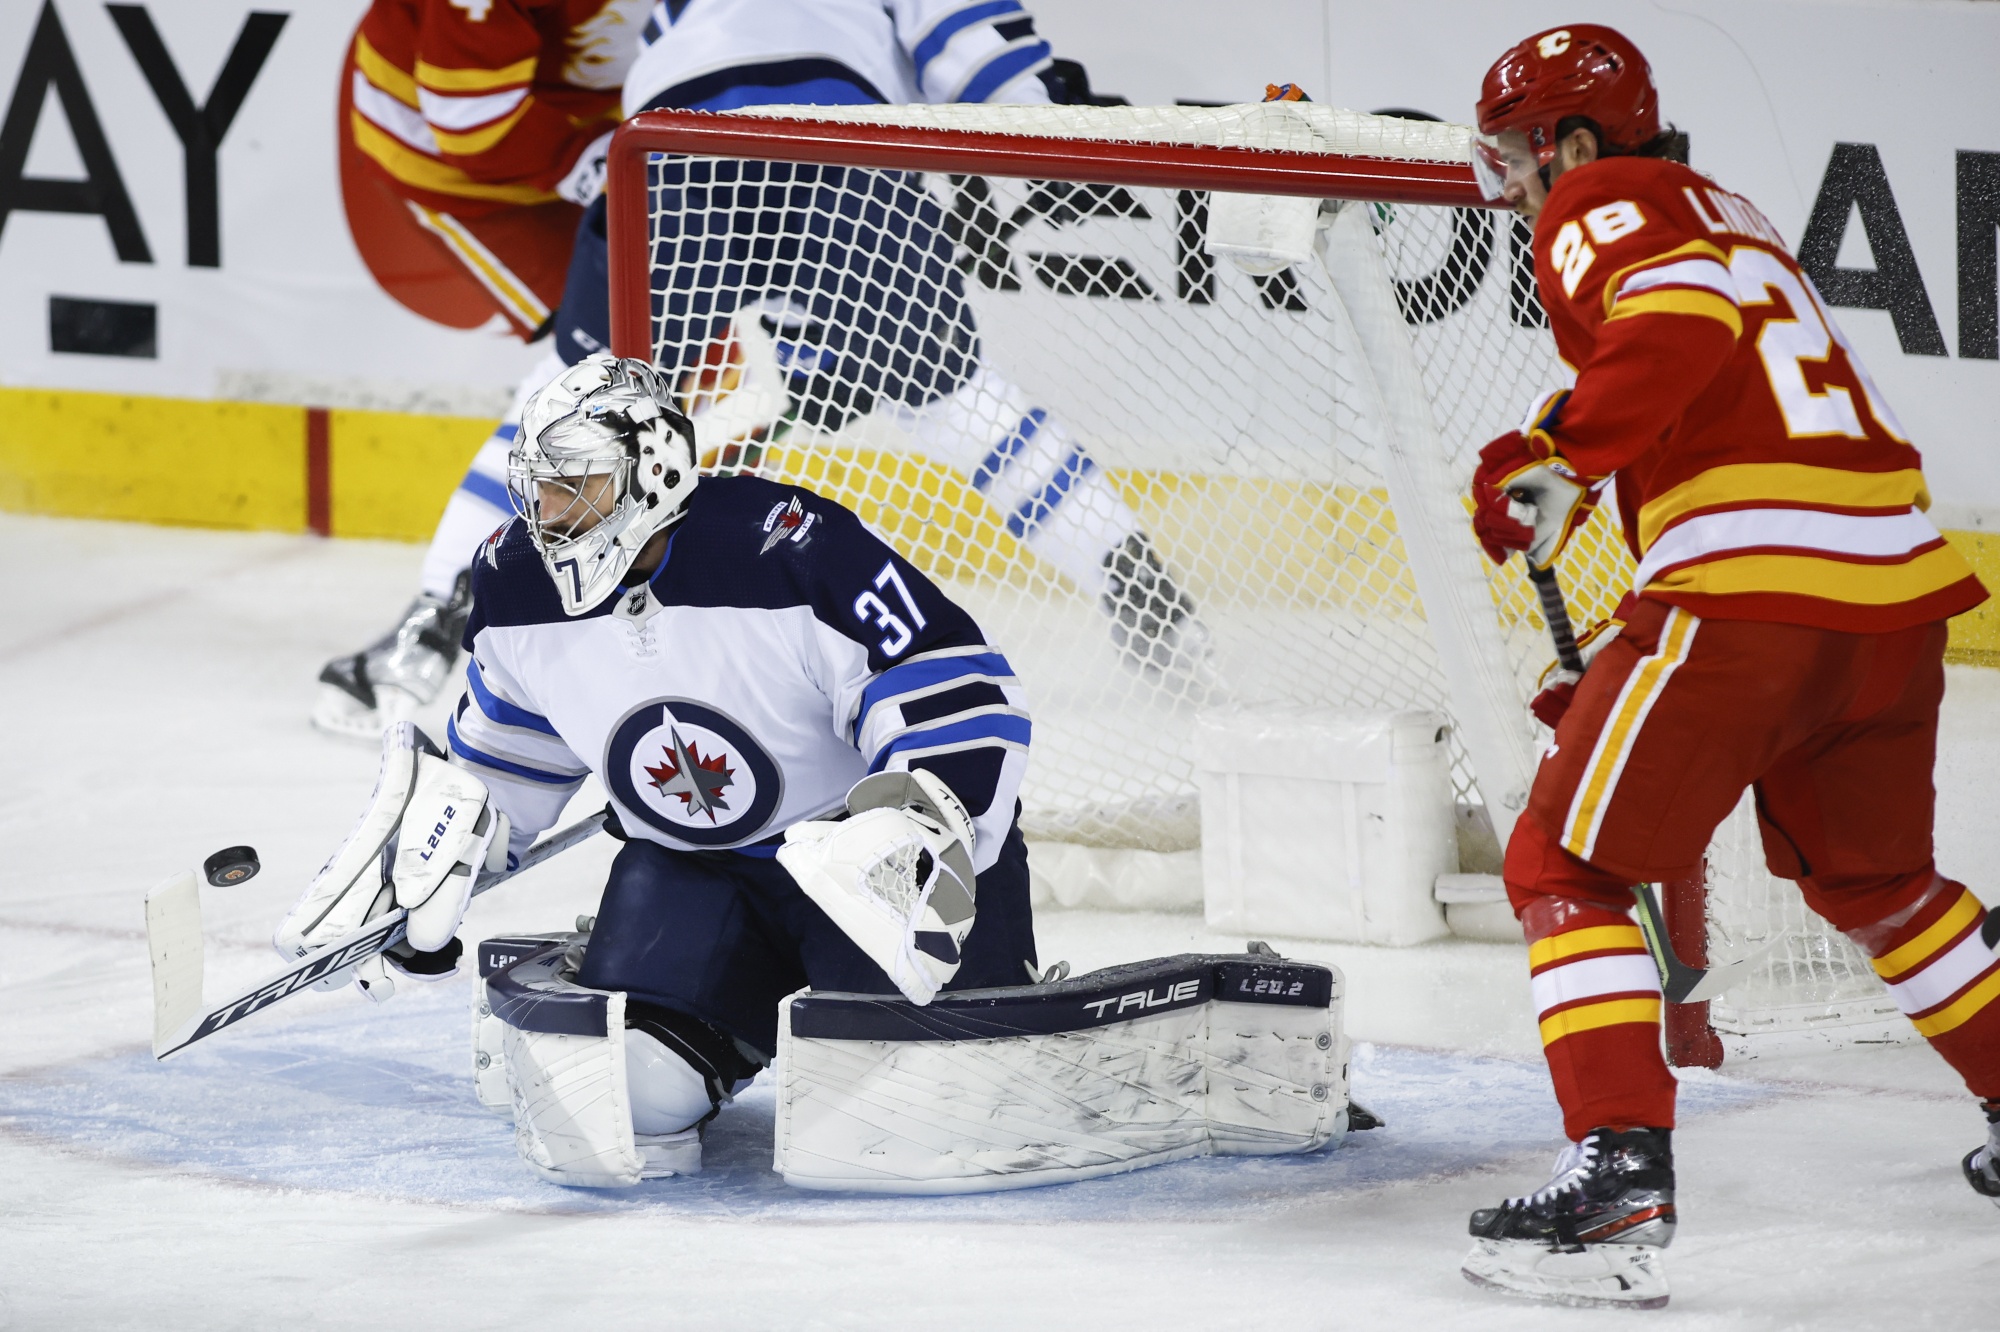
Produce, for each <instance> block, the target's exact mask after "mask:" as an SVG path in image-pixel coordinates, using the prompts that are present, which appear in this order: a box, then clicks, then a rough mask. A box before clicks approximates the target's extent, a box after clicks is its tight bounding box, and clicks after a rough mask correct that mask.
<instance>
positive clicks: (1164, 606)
mask: <svg viewBox="0 0 2000 1332" xmlns="http://www.w3.org/2000/svg"><path fill="white" fill-rule="evenodd" d="M1104 572H1105V585H1104V594H1103V595H1102V596H1101V597H1100V598H1099V599H1098V607H1099V608H1100V609H1101V610H1102V611H1103V612H1104V613H1105V615H1107V616H1109V617H1110V619H1111V641H1112V643H1113V644H1115V645H1116V646H1117V648H1118V651H1119V653H1120V655H1121V657H1122V659H1123V660H1124V661H1125V662H1126V664H1127V665H1129V666H1131V667H1133V668H1134V669H1135V670H1137V671H1139V672H1140V673H1141V674H1143V675H1147V676H1157V675H1161V674H1165V673H1168V672H1182V673H1185V672H1187V671H1188V670H1190V669H1192V668H1193V667H1194V666H1195V665H1196V664H1197V663H1199V662H1201V661H1203V660H1205V659H1206V658H1207V656H1208V652H1209V633H1208V626H1207V625H1205V624H1203V623H1202V622H1201V621H1200V619H1198V618H1197V617H1196V615H1195V610H1194V598H1192V597H1190V596H1189V595H1188V594H1187V593H1186V592H1184V591H1182V590H1181V587H1180V585H1179V584H1178V583H1176V582H1175V581H1174V577H1173V575H1172V574H1170V573H1168V572H1167V567H1166V565H1165V564H1163V563H1162V562H1161V560H1160V557H1159V554H1158V553H1157V552H1156V551H1154V549H1153V543H1152V541H1151V539H1150V538H1148V537H1147V536H1146V534H1145V533H1144V532H1134V533H1133V534H1132V535H1131V536H1128V537H1126V538H1125V541H1124V544H1122V545H1119V546H1116V547H1114V548H1113V549H1111V550H1109V551H1107V552H1106V553H1105V556H1104Z"/></svg>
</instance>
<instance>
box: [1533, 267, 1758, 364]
mask: <svg viewBox="0 0 2000 1332" xmlns="http://www.w3.org/2000/svg"><path fill="white" fill-rule="evenodd" d="M1694 258H1702V259H1713V260H1715V261H1716V262H1717V263H1719V264H1721V265H1722V266H1723V267H1724V268H1727V267H1729V256H1728V255H1726V254H1724V253H1723V252H1722V250H1721V248H1720V247H1719V246H1716V245H1712V244H1710V243H1709V242H1708V241H1705V240H1691V241H1689V242H1688V243H1687V244H1685V245H1677V246H1675V247H1674V248H1673V249H1671V250H1668V251H1666V252H1665V253H1663V254H1656V255H1652V256H1650V257H1648V258H1645V259H1641V260H1639V261H1638V262H1637V263H1634V264H1627V265H1625V267H1623V268H1621V269H1619V270H1618V271H1617V272H1615V273H1613V274H1612V275H1611V276H1610V277H1608V278H1606V279H1604V317H1605V318H1606V319H1609V318H1610V317H1611V307H1612V306H1613V305H1614V304H1616V303H1617V300H1618V288H1619V287H1620V286H1622V285H1624V282H1625V279H1626V278H1628V277H1630V276H1631V275H1632V274H1634V273H1636V272H1638V271H1639V270H1640V269H1642V268H1651V267H1652V266H1653V265H1654V264H1670V263H1677V262H1679V261H1680V260H1682V259H1694ZM1574 368H1575V367H1574V366H1572V367H1571V369H1574Z"/></svg>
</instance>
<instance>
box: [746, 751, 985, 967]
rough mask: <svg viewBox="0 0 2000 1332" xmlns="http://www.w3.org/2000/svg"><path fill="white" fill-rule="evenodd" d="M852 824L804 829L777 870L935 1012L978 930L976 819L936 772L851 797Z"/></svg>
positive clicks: (897, 775) (879, 781) (873, 782)
mask: <svg viewBox="0 0 2000 1332" xmlns="http://www.w3.org/2000/svg"><path fill="white" fill-rule="evenodd" d="M847 808H848V810H849V812H850V814H851V816H852V817H850V818H847V819H844V820H841V821H839V822H833V821H828V820H815V821H813V822H809V823H796V824H793V825H792V826H791V827H790V828H787V829H786V830H785V844H784V845H783V846H782V847H780V848H778V863H779V864H781V865H783V866H784V867H785V869H786V870H787V871H789V872H790V874H791V876H792V878H793V879H795V880H796V881H797V882H798V885H799V887H800V889H802V890H803V891H804V892H805V895H806V896H807V897H810V898H811V899H812V900H813V902H814V903H815V904H817V905H818V907H819V909H820V910H822V911H824V912H826V914H827V916H828V918H830V919H831V920H832V921H833V923H834V924H835V925H838V926H839V927H840V929H841V931H842V933H844V934H846V935H847V937H848V938H850V939H852V940H853V941H854V942H855V944H856V945H857V946H858V947H859V948H860V949H861V951H862V952H864V953H866V954H867V955H868V957H869V958H870V959H871V960H872V961H874V963H875V964H876V965H877V966H879V967H881V968H882V970H883V972H884V973H886V974H887V975H888V977H889V979H890V980H892V981H894V982H895V985H896V988H897V989H898V990H901V991H902V992H903V997H904V998H906V999H908V1000H909V1001H910V1002H911V1003H913V1004H928V1003H929V1002H930V1001H931V1000H932V999H935V998H936V997H937V993H938V991H939V990H941V989H943V988H944V987H945V986H946V985H948V984H950V983H951V979H952V977H954V976H956V975H957V974H958V967H959V960H960V954H959V948H960V945H962V944H963V943H964V942H965V936H966V935H968V934H970V933H971V932H972V920H973V903H974V895H975V891H976V882H975V880H974V877H973V872H972V846H973V832H972V820H971V819H970V818H969V817H968V816H967V815H966V812H965V806H964V805H962V804H961V803H959V799H958V797H957V796H956V795H954V794H953V793H952V790H951V788H950V787H948V786H946V785H945V784H944V783H943V782H942V781H940V780H939V779H938V778H937V777H936V776H935V775H934V774H932V773H928V772H924V771H922V770H918V771H916V772H883V773H876V774H875V775H874V776H872V777H864V778H862V779H861V780H860V781H858V782H856V783H855V784H854V788H853V789H852V790H851V791H849V792H848V793H847Z"/></svg>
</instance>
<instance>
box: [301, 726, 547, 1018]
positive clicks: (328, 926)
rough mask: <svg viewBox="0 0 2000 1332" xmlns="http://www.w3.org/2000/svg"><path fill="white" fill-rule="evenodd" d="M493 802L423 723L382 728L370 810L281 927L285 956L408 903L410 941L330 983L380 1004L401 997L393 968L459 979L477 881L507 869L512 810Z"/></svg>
mask: <svg viewBox="0 0 2000 1332" xmlns="http://www.w3.org/2000/svg"><path fill="white" fill-rule="evenodd" d="M487 803H488V796H487V790H486V783H484V782H482V781H481V780H479V778H478V777H476V776H474V775H473V774H472V773H470V772H467V771H466V770H464V769H463V768H458V767H454V766H453V765H452V764H451V763H450V762H449V761H447V760H446V759H445V757H444V755H443V753H442V752H441V751H439V749H438V748H437V746H436V745H434V744H432V743H431V741H430V738H429V737H427V736H426V735H425V734H424V733H423V732H422V731H419V730H418V729H417V728H416V727H415V726H413V725H411V724H410V723H409V722H402V723H399V724H398V725H396V726H393V727H391V728H389V730H387V731H385V732H383V735H382V767H381V771H380V772H379V774H378V775H377V777H376V779H375V790H374V793H373V794H372V795H370V796H369V799H368V807H367V808H366V809H365V810H363V811H362V814H361V818H360V819H359V820H358V821H357V822H356V823H355V825H354V831H352V832H351V833H349V834H348V835H347V840H346V841H344V842H342V843H341V844H340V846H339V848H338V849H337V850H335V851H334V853H333V855H332V856H331V857H329V858H328V860H327V862H326V864H325V865H324V866H322V867H321V869H320V872H319V873H318V874H317V875H316V876H314V878H313V881H312V883H311V884H310V885H309V886H308V887H307V888H306V890H305V892H304V893H303V894H301V895H300V897H299V900H298V902H297V904H295V905H294V906H293V907H292V909H291V911H290V913H289V914H287V915H286V917H285V919H284V920H283V921H282V922H280V924H279V925H278V929H277V932H276V933H275V934H274V935H273V936H272V943H274V944H275V945H276V946H277V949H278V952H279V953H280V954H282V955H283V956H284V957H286V958H300V957H306V956H309V955H310V954H312V953H314V952H316V951H318V950H319V949H320V948H323V947H325V946H326V945H328V944H330V943H332V942H334V941H335V940H337V939H340V938H342V937H344V936H346V935H348V934H351V933H352V932H353V931H355V930H356V929H359V928H360V927H361V926H362V925H364V924H366V923H367V922H368V921H371V920H374V919H375V918H376V917H378V916H382V915H385V914H387V913H388V912H389V911H391V910H393V909H394V908H396V907H401V908H403V909H404V910H405V911H407V912H408V913H409V918H408V922H407V924H406V926H405V930H406V933H405V937H404V939H403V941H402V942H401V943H399V944H397V945H396V946H395V947H394V948H392V949H390V950H389V951H388V952H386V953H383V954H381V955H380V956H378V957H371V958H368V959H366V960H365V961H362V962H359V963H357V964H355V965H354V966H353V967H351V968H345V969H343V970H341V971H338V972H336V973H334V974H333V975H331V976H329V977H327V978H326V979H325V980H323V981H321V982H320V985H321V987H322V988H325V989H334V988H336V987H338V986H340V985H342V984H344V983H345V982H346V981H348V980H350V979H351V980H353V981H354V982H355V984H356V985H358V986H359V987H360V989H361V990H362V992H363V993H365V994H366V995H368V997H369V998H371V999H375V1000H378V1001H379V1000H382V999H387V998H389V997H390V995H392V994H394V993H395V988H396V987H395V983H394V981H393V980H392V979H391V978H390V976H389V973H388V970H387V968H388V967H389V966H393V967H395V968H396V969H397V970H399V971H401V972H403V973H404V974H405V975H409V976H414V977H416V978H418V979H420V980H439V979H442V978H444V977H446V976H450V975H453V974H454V973H455V972H456V971H457V970H458V957H459V953H460V952H461V951H462V950H461V947H460V945H459V943H458V940H457V939H456V938H454V937H453V936H454V935H455V934H456V933H457V931H458V923H459V921H460V920H461V919H462V918H463V917H464V915H465V907H466V904H467V903H468V902H469V901H471V899H472V889H473V885H474V884H475V883H476V882H477V881H478V876H479V875H480V874H481V873H483V872H488V871H497V870H500V869H503V868H505V866H506V856H507V816H506V815H504V814H500V813H498V812H496V811H493V810H490V809H488V808H487Z"/></svg>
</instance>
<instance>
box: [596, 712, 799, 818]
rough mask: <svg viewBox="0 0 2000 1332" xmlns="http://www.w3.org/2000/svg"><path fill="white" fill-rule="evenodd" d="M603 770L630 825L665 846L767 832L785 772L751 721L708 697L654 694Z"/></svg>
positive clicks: (624, 728)
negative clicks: (740, 718) (708, 701)
mask: <svg viewBox="0 0 2000 1332" xmlns="http://www.w3.org/2000/svg"><path fill="white" fill-rule="evenodd" d="M599 771H600V772H602V773H603V775H604V784H605V785H606V786H607V787H609V788H610V790H611V798H612V799H613V800H614V801H616V802H617V805H618V808H619V810H620V813H621V817H622V815H623V814H624V813H626V812H629V813H630V814H631V815H632V820H630V821H628V822H627V823H626V826H627V827H628V828H636V827H639V826H641V825H644V826H645V827H648V828H651V829H652V830H653V831H654V832H656V833H660V834H663V838H662V840H665V841H666V842H668V844H670V845H672V844H676V843H680V844H686V845H690V846H698V847H715V846H740V845H742V844H743V843H745V842H754V841H756V840H757V839H758V838H759V837H761V836H763V835H764V833H765V831H766V828H767V825H768V824H769V823H770V822H771V820H772V818H773V816H775V815H776V814H777V812H778V804H779V800H780V798H781V797H782V796H783V794H784V786H785V783H784V778H783V776H782V775H781V774H780V773H779V772H778V765H777V763H776V762H775V761H773V760H772V758H771V756H770V754H769V753H768V752H767V751H766V750H765V749H764V747H763V745H761V744H759V743H758V741H757V738H756V737H755V736H753V735H752V734H750V731H749V729H748V728H747V727H745V726H743V725H742V724H741V723H740V722H738V721H737V720H736V719H735V718H733V717H730V716H728V715H727V714H726V713H723V712H721V711H719V710H717V709H715V708H712V707H710V706H708V705H707V704H705V703H697V702H695V701H694V700H693V699H686V698H656V699H653V700H652V701H650V702H647V703H642V704H640V705H639V706H638V707H636V708H634V709H632V710H631V711H630V712H628V713H626V714H625V716H624V717H623V718H622V719H620V721H619V722H618V724H617V725H616V726H614V727H612V729H611V736H610V738H609V739H608V740H607V741H606V742H605V747H604V765H603V767H602V768H601V769H599Z"/></svg>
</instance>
